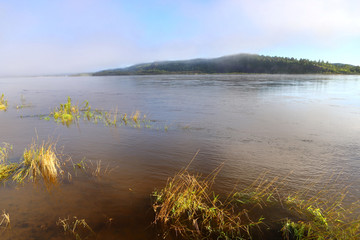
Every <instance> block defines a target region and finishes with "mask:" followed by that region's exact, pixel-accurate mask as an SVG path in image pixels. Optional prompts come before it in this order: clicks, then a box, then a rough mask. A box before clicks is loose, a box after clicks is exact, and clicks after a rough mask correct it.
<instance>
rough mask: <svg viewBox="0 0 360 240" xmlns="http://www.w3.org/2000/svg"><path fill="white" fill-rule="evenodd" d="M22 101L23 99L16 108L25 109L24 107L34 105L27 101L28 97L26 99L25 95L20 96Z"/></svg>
mask: <svg viewBox="0 0 360 240" xmlns="http://www.w3.org/2000/svg"><path fill="white" fill-rule="evenodd" d="M20 101H21V104H20V105H16V109H23V108H29V107H32V104H31V103H27V102H26V99H25V97H24V95H21V96H20Z"/></svg>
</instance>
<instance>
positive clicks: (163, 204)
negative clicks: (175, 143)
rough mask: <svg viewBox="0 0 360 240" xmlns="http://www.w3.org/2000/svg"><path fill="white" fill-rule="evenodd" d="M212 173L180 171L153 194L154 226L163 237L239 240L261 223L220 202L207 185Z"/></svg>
mask: <svg viewBox="0 0 360 240" xmlns="http://www.w3.org/2000/svg"><path fill="white" fill-rule="evenodd" d="M215 176H216V174H214V175H210V176H208V177H205V178H203V177H201V176H200V175H191V174H190V173H189V172H188V171H187V170H182V171H180V172H179V173H177V174H176V175H175V176H174V177H173V178H170V179H169V180H168V182H167V184H166V186H165V188H163V189H162V190H160V191H154V192H153V196H154V197H155V200H154V204H153V209H154V212H155V221H154V223H155V224H157V225H160V228H161V230H162V231H163V237H164V238H166V236H167V235H169V234H171V233H172V232H175V233H176V234H180V235H181V236H182V237H184V238H185V239H243V238H251V231H252V229H254V228H258V227H259V225H260V224H262V223H263V220H264V219H263V218H262V217H260V218H257V219H251V217H250V216H249V215H248V211H247V209H241V210H239V211H236V209H237V208H236V207H235V205H234V204H232V203H231V201H230V200H229V199H228V200H226V199H225V200H224V201H223V200H222V199H220V197H219V195H216V194H215V193H214V192H213V191H212V190H211V186H212V184H213V181H214V179H215Z"/></svg>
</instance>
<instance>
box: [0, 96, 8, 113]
mask: <svg viewBox="0 0 360 240" xmlns="http://www.w3.org/2000/svg"><path fill="white" fill-rule="evenodd" d="M7 108H8V101H7V99H5V96H4V94H1V97H0V111H6V110H7Z"/></svg>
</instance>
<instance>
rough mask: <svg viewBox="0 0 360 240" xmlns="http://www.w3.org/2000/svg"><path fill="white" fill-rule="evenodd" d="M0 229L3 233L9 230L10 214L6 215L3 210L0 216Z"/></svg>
mask: <svg viewBox="0 0 360 240" xmlns="http://www.w3.org/2000/svg"><path fill="white" fill-rule="evenodd" d="M0 227H1V228H2V229H3V230H4V231H5V230H6V229H9V228H10V214H9V213H6V212H5V210H3V213H2V214H1V215H0Z"/></svg>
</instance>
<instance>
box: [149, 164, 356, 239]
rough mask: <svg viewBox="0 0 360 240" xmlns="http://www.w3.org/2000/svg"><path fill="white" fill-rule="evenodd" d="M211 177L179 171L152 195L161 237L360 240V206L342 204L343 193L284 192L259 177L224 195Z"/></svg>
mask: <svg viewBox="0 0 360 240" xmlns="http://www.w3.org/2000/svg"><path fill="white" fill-rule="evenodd" d="M215 176H216V175H212V176H210V177H205V178H204V177H201V176H199V175H191V174H190V173H189V172H188V171H186V170H182V171H180V172H179V173H177V174H176V175H175V176H174V177H173V178H169V180H168V182H167V184H166V186H165V187H164V188H163V189H161V190H160V191H154V192H153V196H154V203H153V209H154V212H155V221H154V223H155V224H156V226H158V227H159V229H160V230H161V231H162V234H163V238H164V239H166V238H167V237H168V236H173V237H174V236H175V237H176V236H179V235H180V236H181V237H182V238H183V239H269V238H270V239H287V240H290V239H296V240H301V239H306V240H307V239H309V240H312V239H334V240H335V239H337V240H352V239H360V217H359V216H354V213H356V212H359V210H360V203H359V202H355V203H353V204H351V205H350V206H348V205H346V206H345V205H344V204H343V201H344V199H345V196H346V192H338V193H336V194H334V193H331V192H330V191H328V190H326V189H324V190H320V191H318V192H316V193H315V194H314V193H313V194H309V193H308V192H307V191H302V192H297V193H294V194H287V193H285V191H284V190H283V186H284V185H286V182H285V179H283V180H280V179H279V178H276V177H275V178H273V179H272V180H266V179H265V178H264V177H263V176H262V177H259V179H257V180H256V181H255V182H254V183H253V184H251V185H250V186H249V187H247V188H245V189H242V190H240V191H239V192H235V193H232V194H230V195H228V196H225V197H224V196H219V195H216V194H215V193H214V192H213V191H212V190H211V188H212V185H213V182H214V179H215ZM279 212H281V214H274V213H279ZM170 239H171V237H170Z"/></svg>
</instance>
